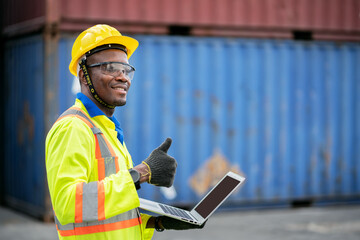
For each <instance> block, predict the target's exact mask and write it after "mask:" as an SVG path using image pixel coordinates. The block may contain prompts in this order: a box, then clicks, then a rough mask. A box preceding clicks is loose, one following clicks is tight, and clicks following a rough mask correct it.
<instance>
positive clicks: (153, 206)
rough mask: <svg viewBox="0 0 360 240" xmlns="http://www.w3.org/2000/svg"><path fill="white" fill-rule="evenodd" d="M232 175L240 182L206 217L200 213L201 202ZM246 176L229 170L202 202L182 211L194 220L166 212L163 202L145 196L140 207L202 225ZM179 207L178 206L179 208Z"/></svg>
mask: <svg viewBox="0 0 360 240" xmlns="http://www.w3.org/2000/svg"><path fill="white" fill-rule="evenodd" d="M227 176H228V177H230V178H232V179H236V180H237V181H238V183H237V184H236V186H234V187H233V189H232V190H231V191H230V192H229V193H227V194H226V196H224V197H223V199H222V200H221V202H219V203H216V207H214V208H213V209H212V210H211V211H210V212H208V213H206V214H203V215H206V217H205V218H204V217H203V216H201V215H200V213H199V212H198V211H197V210H196V209H197V208H198V207H199V206H200V207H201V203H203V202H204V201H205V200H207V197H208V196H209V195H210V194H211V193H212V192H213V191H214V190H215V189H216V188H217V187H218V185H219V184H220V183H222V182H223V180H224V179H225V178H226V177H227ZM244 180H245V178H244V177H242V176H240V175H238V174H236V173H233V172H228V173H227V174H226V175H225V176H224V177H223V178H222V179H221V180H220V181H219V182H218V183H217V184H216V185H215V186H214V187H213V188H212V189H211V190H210V191H209V192H208V193H207V194H206V195H205V196H204V197H203V198H202V199H201V200H200V202H198V204H196V206H195V207H194V208H193V209H192V210H191V211H185V210H182V209H181V210H182V211H185V212H187V214H189V215H190V216H191V217H192V218H193V220H190V219H187V218H183V217H180V216H177V215H174V214H168V213H166V212H164V211H163V210H162V209H161V207H160V205H159V204H162V203H159V202H154V201H151V200H147V199H143V198H139V199H140V208H142V209H144V210H148V211H150V212H155V213H157V214H160V215H164V216H169V217H172V218H176V219H178V220H181V221H185V222H189V223H192V224H196V225H201V224H203V223H204V222H205V221H206V220H207V219H208V218H209V217H210V216H211V215H212V214H213V213H214V212H215V211H216V209H218V208H219V206H220V205H221V204H222V203H223V202H224V201H225V200H226V199H227V198H228V197H229V196H230V195H231V194H232V193H233V192H234V191H235V190H236V189H237V188H238V187H239V186H240V185H241V184H242V183H243V182H244ZM162 205H164V206H169V207H171V208H174V207H172V206H171V205H166V204H162ZM177 209H178V208H177Z"/></svg>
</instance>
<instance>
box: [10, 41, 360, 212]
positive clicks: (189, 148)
mask: <svg viewBox="0 0 360 240" xmlns="http://www.w3.org/2000/svg"><path fill="white" fill-rule="evenodd" d="M136 38H138V39H139V41H140V47H139V49H138V51H137V52H136V53H135V54H134V55H133V57H132V59H131V63H132V64H133V65H135V67H136V68H137V72H136V75H135V79H134V81H133V84H132V86H131V90H130V93H129V98H128V104H127V105H126V106H125V107H123V108H120V109H118V110H117V112H116V116H117V118H118V119H119V120H120V122H121V124H122V127H123V129H124V131H125V140H126V142H127V145H128V148H129V150H130V152H131V154H132V156H133V160H134V162H135V163H136V164H137V163H139V162H141V160H143V159H144V158H146V157H147V156H148V154H149V153H150V152H151V151H152V150H153V149H154V148H155V147H157V146H158V145H159V144H160V143H161V142H162V141H163V140H164V139H165V138H166V137H172V138H173V146H172V147H171V148H170V151H169V153H170V154H171V155H173V156H174V157H175V158H176V159H177V160H178V162H179V166H178V171H177V175H176V181H175V184H174V186H175V190H176V191H177V196H176V197H175V198H174V199H172V200H170V199H169V198H167V197H165V196H166V194H169V192H166V191H162V190H159V189H158V188H155V187H151V186H149V185H144V186H143V187H142V189H141V190H140V192H139V193H140V195H141V196H144V197H151V198H153V199H158V200H161V201H164V202H174V203H181V204H187V203H191V204H192V203H194V202H196V201H197V200H198V199H199V198H200V196H201V195H202V193H203V192H206V191H207V190H208V189H209V188H210V187H211V186H212V184H213V182H211V179H213V178H215V179H216V178H217V177H219V176H221V175H222V174H223V173H224V172H225V171H227V170H229V169H232V170H234V171H237V172H240V173H243V174H244V175H245V176H246V177H247V182H246V184H245V185H244V186H243V188H242V189H241V191H238V192H237V193H236V194H235V195H234V196H232V198H231V200H232V201H233V202H234V203H256V202H276V201H292V200H294V199H303V198H306V199H308V198H311V199H315V200H316V199H323V198H331V199H338V198H346V197H351V196H359V194H360V177H359V175H360V174H359V172H360V162H359V161H360V142H359V137H360V127H359V125H358V124H357V123H358V122H359V119H360V105H359V104H358V102H360V95H359V92H360V82H359V79H360V71H359V69H358V66H359V64H360V44H355V43H353V44H351V43H343V44H335V43H331V42H306V43H305V42H304V43H302V42H293V41H275V40H253V39H248V40H244V39H226V38H194V37H192V38H189V37H188V38H179V37H154V36H137V37H136ZM42 39H43V38H42V37H40V36H38V37H31V38H26V39H22V40H13V41H11V42H9V43H8V44H7V48H6V52H5V57H6V59H9V61H7V62H6V63H7V64H6V66H5V79H6V82H7V86H8V89H7V90H6V91H5V93H6V94H7V96H6V99H8V100H7V101H6V104H5V105H6V108H5V115H4V116H5V123H6V131H5V138H6V139H7V141H5V161H4V167H5V169H4V174H5V177H4V179H5V182H4V183H5V186H4V190H5V192H4V193H5V200H6V202H7V203H8V204H12V205H15V206H16V207H17V208H20V209H22V210H24V211H27V212H29V213H32V214H34V215H36V214H42V213H43V212H44V211H46V209H45V208H46V206H47V205H46V204H47V203H45V202H46V194H47V188H46V177H45V169H44V168H45V166H44V140H45V134H46V126H48V125H51V124H52V123H48V122H45V121H44V116H45V115H46V114H47V113H46V112H45V110H44V109H48V108H49V107H46V106H45V105H46V104H47V103H48V100H49V98H51V96H48V92H47V91H46V89H45V88H46V87H45V86H47V85H46V84H45V81H44V77H43V76H44V72H46V71H45V69H44V66H45V65H44V61H45V60H44V56H45V55H46V54H45V53H44V48H45V47H44V45H45V43H44V40H42ZM73 41H74V37H73V36H65V35H62V36H61V38H60V39H59V42H58V44H57V46H58V50H57V51H58V52H57V56H58V60H57V61H56V60H54V61H52V64H54V66H51V69H57V68H58V71H57V74H58V75H59V76H58V81H59V83H58V87H59V88H58V89H57V93H56V94H55V93H54V96H55V97H56V98H57V100H51V101H50V102H52V103H54V102H58V106H55V105H54V106H53V108H54V109H58V114H60V113H61V112H62V111H64V110H65V109H66V108H67V107H69V106H70V105H72V103H73V101H74V97H75V93H73V92H70V91H71V88H72V85H73V78H72V76H71V75H70V73H69V72H68V63H69V62H70V52H71V46H72V43H73ZM34 53H36V54H34ZM55 79H56V78H55ZM47 81H48V80H47ZM52 81H55V80H52ZM52 87H56V84H55V85H52ZM54 96H52V97H54ZM45 99H46V102H44V101H45ZM45 119H56V116H52V117H50V118H45ZM41 149H42V150H41Z"/></svg>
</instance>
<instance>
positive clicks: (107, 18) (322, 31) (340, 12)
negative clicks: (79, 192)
mask: <svg viewBox="0 0 360 240" xmlns="http://www.w3.org/2000/svg"><path fill="white" fill-rule="evenodd" d="M24 9H26V11H24ZM359 11H360V2H359V1H358V0H146V1H143V0H132V1H125V0H103V1H96V0H77V1H72V0H61V1H60V0H46V1H45V0H42V1H41V0H36V1H35V3H34V1H23V0H16V1H8V2H7V3H5V4H4V8H3V17H4V25H5V28H4V33H6V34H7V35H16V34H19V33H21V32H29V31H34V30H39V29H41V27H43V28H46V29H48V30H49V31H51V32H57V31H60V32H61V31H81V30H83V29H85V28H87V27H90V26H91V25H94V24H97V23H110V24H112V25H114V26H116V27H119V28H121V29H122V31H123V32H127V33H137V34H139V33H140V34H165V35H166V34H189V35H207V36H209V35H211V36H236V37H261V38H264V37H265V38H293V32H294V31H306V32H311V33H312V38H313V39H329V40H352V41H355V40H360V37H359V35H360V19H359ZM179 26H181V27H185V28H180V29H179V28H177V27H179Z"/></svg>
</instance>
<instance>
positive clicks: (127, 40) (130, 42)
mask: <svg viewBox="0 0 360 240" xmlns="http://www.w3.org/2000/svg"><path fill="white" fill-rule="evenodd" d="M104 44H120V45H123V46H125V47H126V49H127V58H128V59H129V58H130V57H131V55H132V54H133V53H134V52H135V50H136V48H137V47H138V46H139V42H138V41H137V40H136V39H135V38H132V37H128V36H112V37H108V38H106V39H104V40H102V41H100V42H98V43H97V44H96V45H93V46H91V47H90V48H89V49H84V50H83V51H82V52H83V53H82V54H81V55H80V56H76V58H73V60H72V61H71V62H70V65H69V70H70V72H71V73H72V74H73V75H74V76H77V74H78V73H77V72H76V71H77V63H78V61H79V59H80V57H81V56H82V55H83V54H85V53H86V52H87V51H90V50H91V49H94V48H96V47H98V46H101V45H104Z"/></svg>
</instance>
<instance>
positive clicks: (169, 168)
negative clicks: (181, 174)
mask: <svg viewBox="0 0 360 240" xmlns="http://www.w3.org/2000/svg"><path fill="white" fill-rule="evenodd" d="M171 142H172V140H171V138H167V139H166V140H165V141H164V142H163V143H162V144H161V145H160V146H159V147H158V148H156V149H155V150H154V151H152V152H151V154H150V155H149V157H148V158H147V159H145V160H144V161H143V162H142V163H144V164H145V165H147V166H148V167H149V170H150V178H149V183H151V184H153V185H156V186H162V187H171V185H172V184H173V182H174V178H175V173H176V167H177V162H176V160H175V158H173V157H171V156H169V155H168V154H167V151H168V150H169V148H170V146H171Z"/></svg>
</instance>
